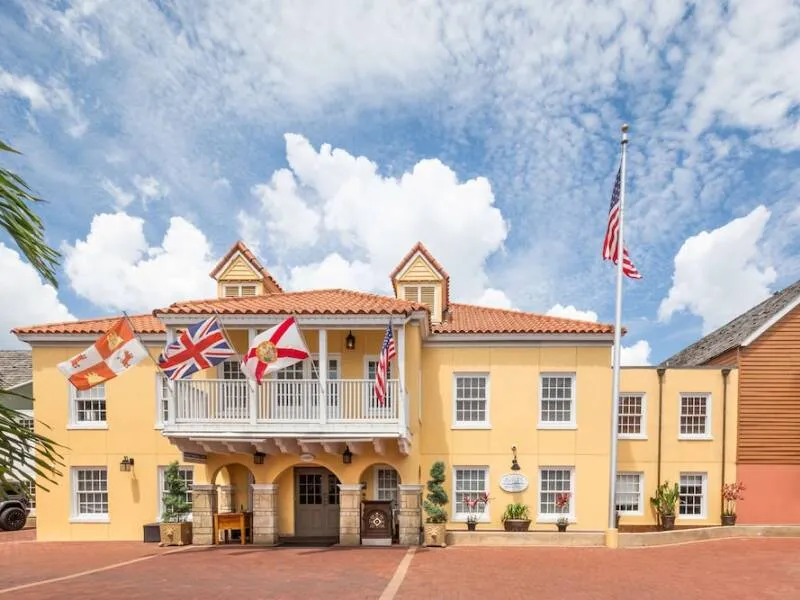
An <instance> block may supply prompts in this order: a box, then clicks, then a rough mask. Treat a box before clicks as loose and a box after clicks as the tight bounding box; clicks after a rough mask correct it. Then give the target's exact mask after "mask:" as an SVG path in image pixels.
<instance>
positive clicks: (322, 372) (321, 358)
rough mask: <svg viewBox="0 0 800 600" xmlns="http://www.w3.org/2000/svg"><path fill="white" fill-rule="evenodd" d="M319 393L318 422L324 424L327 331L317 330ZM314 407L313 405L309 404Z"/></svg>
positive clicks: (326, 400)
mask: <svg viewBox="0 0 800 600" xmlns="http://www.w3.org/2000/svg"><path fill="white" fill-rule="evenodd" d="M317 362H318V363H319V384H318V386H316V387H318V388H319V391H318V392H317V393H318V396H317V402H318V403H319V404H318V406H319V422H320V423H325V422H327V420H328V330H327V329H320V330H319V354H318V360H317ZM314 387H315V386H314V385H313V384H312V386H311V395H312V396H313V395H314ZM311 406H314V403H313V402H312V403H311Z"/></svg>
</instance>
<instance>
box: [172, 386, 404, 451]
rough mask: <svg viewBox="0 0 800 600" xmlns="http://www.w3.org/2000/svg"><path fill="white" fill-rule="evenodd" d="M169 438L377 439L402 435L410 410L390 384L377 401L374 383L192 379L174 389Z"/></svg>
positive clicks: (397, 390)
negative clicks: (351, 436)
mask: <svg viewBox="0 0 800 600" xmlns="http://www.w3.org/2000/svg"><path fill="white" fill-rule="evenodd" d="M171 385H172V386H173V387H172V389H173V393H172V398H170V399H168V404H169V418H168V419H167V422H166V423H165V424H164V434H165V435H167V436H168V437H172V436H174V435H179V436H182V437H183V436H186V435H190V436H193V437H194V436H201V435H202V434H203V433H209V434H214V433H216V434H222V433H224V434H226V435H228V434H247V437H259V436H269V435H271V434H285V435H307V434H356V433H360V434H379V435H392V436H397V435H403V434H404V433H405V431H406V422H407V416H406V406H405V404H406V403H405V402H404V400H403V396H402V393H401V388H400V382H399V381H398V380H397V379H390V380H389V381H388V382H387V396H386V398H385V400H384V402H383V403H379V402H378V401H377V397H376V396H375V392H374V388H373V386H374V381H373V380H368V379H340V380H329V381H327V382H326V384H325V387H324V389H323V386H322V385H321V384H320V382H319V380H317V379H296V380H279V379H269V380H265V381H264V382H262V383H261V385H256V384H255V383H254V382H250V381H248V380H244V379H242V380H223V379H196V380H192V379H188V380H177V381H175V382H173V383H172V384H171Z"/></svg>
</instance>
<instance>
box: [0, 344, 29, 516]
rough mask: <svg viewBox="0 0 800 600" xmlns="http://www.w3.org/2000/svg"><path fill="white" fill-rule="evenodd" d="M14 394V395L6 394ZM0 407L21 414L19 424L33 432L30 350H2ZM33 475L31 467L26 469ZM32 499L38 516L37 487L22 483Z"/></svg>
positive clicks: (0, 359) (0, 356) (0, 351)
mask: <svg viewBox="0 0 800 600" xmlns="http://www.w3.org/2000/svg"><path fill="white" fill-rule="evenodd" d="M4 392H13V393H11V394H10V393H4ZM0 405H2V406H5V407H6V408H10V409H12V410H15V411H17V413H19V419H18V421H19V423H20V424H21V425H23V426H25V427H27V428H28V429H31V430H33V370H32V369H31V351H30V350H0ZM25 470H26V471H27V472H28V473H30V474H31V475H33V473H34V472H33V470H32V469H30V468H29V467H26V469H25ZM22 483H23V485H24V486H25V489H26V490H27V491H28V495H29V496H30V498H31V512H30V516H32V517H35V516H36V486H34V485H32V484H30V483H29V482H22Z"/></svg>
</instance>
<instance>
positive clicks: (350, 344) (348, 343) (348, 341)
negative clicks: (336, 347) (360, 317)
mask: <svg viewBox="0 0 800 600" xmlns="http://www.w3.org/2000/svg"><path fill="white" fill-rule="evenodd" d="M344 346H345V348H347V349H348V350H355V347H356V336H354V335H353V332H352V331H349V332H347V337H346V338H345V339H344Z"/></svg>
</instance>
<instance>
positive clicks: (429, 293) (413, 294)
mask: <svg viewBox="0 0 800 600" xmlns="http://www.w3.org/2000/svg"><path fill="white" fill-rule="evenodd" d="M403 298H404V299H405V300H409V301H411V302H419V303H420V304H425V305H427V307H428V308H430V309H431V311H433V310H434V304H435V302H436V286H435V285H404V286H403Z"/></svg>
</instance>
